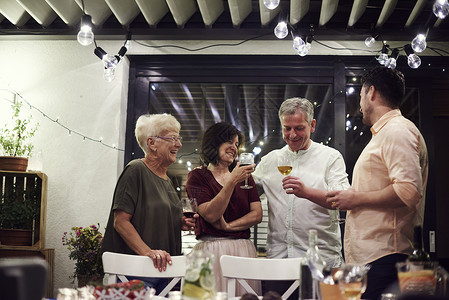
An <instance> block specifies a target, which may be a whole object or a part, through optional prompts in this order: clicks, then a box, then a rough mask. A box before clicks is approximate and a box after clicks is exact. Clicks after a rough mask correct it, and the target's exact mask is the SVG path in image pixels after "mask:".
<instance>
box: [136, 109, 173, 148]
mask: <svg viewBox="0 0 449 300" xmlns="http://www.w3.org/2000/svg"><path fill="white" fill-rule="evenodd" d="M180 130H181V124H180V123H179V122H178V120H176V118H175V117H173V116H172V115H170V114H153V115H150V114H145V115H141V116H140V117H139V118H138V119H137V122H136V129H135V131H134V133H135V135H136V140H137V142H138V143H139V146H140V148H141V149H142V150H143V152H145V153H148V152H149V151H150V149H149V148H148V144H147V140H148V138H149V137H150V136H158V135H162V134H164V133H165V132H167V131H176V132H178V133H179V131H180Z"/></svg>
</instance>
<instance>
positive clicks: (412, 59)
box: [404, 44, 421, 69]
mask: <svg viewBox="0 0 449 300" xmlns="http://www.w3.org/2000/svg"><path fill="white" fill-rule="evenodd" d="M404 51H405V54H406V55H407V63H408V65H409V67H410V68H412V69H417V68H418V67H419V66H420V65H421V58H419V56H418V55H416V54H415V53H414V52H413V49H412V46H411V45H410V44H407V45H405V46H404Z"/></svg>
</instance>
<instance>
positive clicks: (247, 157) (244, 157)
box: [239, 152, 254, 190]
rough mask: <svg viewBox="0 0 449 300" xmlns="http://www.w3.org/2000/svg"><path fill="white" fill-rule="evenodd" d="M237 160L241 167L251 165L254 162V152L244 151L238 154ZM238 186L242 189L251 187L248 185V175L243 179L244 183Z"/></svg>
mask: <svg viewBox="0 0 449 300" xmlns="http://www.w3.org/2000/svg"><path fill="white" fill-rule="evenodd" d="M239 161H240V166H241V167H244V166H249V165H252V164H254V154H252V153H247V152H244V153H242V154H240V158H239ZM240 188H242V189H244V190H249V189H252V188H253V187H252V186H250V185H248V177H247V178H246V179H245V185H242V186H240Z"/></svg>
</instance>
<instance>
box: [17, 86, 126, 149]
mask: <svg viewBox="0 0 449 300" xmlns="http://www.w3.org/2000/svg"><path fill="white" fill-rule="evenodd" d="M8 91H9V92H11V93H13V94H15V95H17V96H18V97H19V98H20V99H21V100H22V101H23V102H25V103H26V104H27V105H28V106H29V107H30V108H32V109H34V110H36V111H38V112H39V113H41V114H42V116H43V117H44V118H47V119H48V120H50V121H52V122H54V123H56V124H58V125H59V126H61V127H62V128H64V129H65V130H67V132H68V135H69V136H72V134H76V135H78V136H81V137H82V138H83V142H84V141H86V140H89V141H91V142H97V143H100V144H101V145H103V146H105V147H108V148H111V149H115V150H118V151H125V150H124V149H120V148H117V147H116V146H115V145H112V146H111V145H108V144H105V143H103V138H102V137H100V138H99V139H94V138H91V137H88V136H86V135H84V134H82V133H80V132H78V131H75V130H73V129H71V128H69V127H67V126H65V125H64V124H62V123H61V121H60V120H59V117H57V118H56V119H53V118H51V117H50V116H48V115H47V114H46V113H44V112H43V111H42V110H40V109H39V108H37V107H36V106H34V105H32V104H31V103H30V102H28V101H27V100H26V99H25V98H23V97H22V95H20V94H19V93H18V92H16V91H14V90H8Z"/></svg>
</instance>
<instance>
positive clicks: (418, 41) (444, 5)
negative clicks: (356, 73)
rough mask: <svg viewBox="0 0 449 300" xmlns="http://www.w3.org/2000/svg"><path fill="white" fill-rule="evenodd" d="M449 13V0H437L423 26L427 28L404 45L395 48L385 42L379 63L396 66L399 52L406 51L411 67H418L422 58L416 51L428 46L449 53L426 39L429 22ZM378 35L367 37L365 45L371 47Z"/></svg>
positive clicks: (436, 50) (391, 66)
mask: <svg viewBox="0 0 449 300" xmlns="http://www.w3.org/2000/svg"><path fill="white" fill-rule="evenodd" d="M448 13H449V2H448V1H447V0H435V2H434V4H433V7H432V12H430V14H429V17H428V18H427V21H426V22H425V23H424V26H423V27H422V28H425V29H424V30H423V29H421V30H420V31H419V33H418V34H417V35H416V37H415V38H414V39H413V40H412V41H411V43H408V44H406V45H404V46H402V47H396V48H394V49H391V48H390V47H389V46H388V45H386V42H383V47H382V50H381V53H379V55H378V57H377V60H378V62H379V64H381V65H384V66H385V67H387V68H392V69H394V68H396V61H397V59H398V58H399V53H400V51H404V52H405V55H406V58H407V63H408V65H409V67H410V68H412V69H417V68H419V66H420V65H421V58H420V57H419V56H418V55H417V54H416V53H421V52H423V51H424V50H425V49H426V48H429V49H430V50H432V51H433V52H435V53H436V54H438V55H440V56H442V55H441V53H439V52H438V51H442V52H444V53H446V54H447V53H448V52H447V51H444V50H442V49H437V48H431V47H428V46H427V41H426V39H427V36H428V34H429V30H430V26H429V24H430V22H431V21H432V20H433V19H434V17H437V18H438V19H440V20H443V19H445V18H446V17H447V15H448ZM378 37H379V35H376V37H373V36H369V37H367V38H366V39H365V45H366V46H367V47H371V46H372V45H373V44H374V42H375V40H376V39H377V38H378ZM388 51H391V56H390V57H388Z"/></svg>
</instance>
